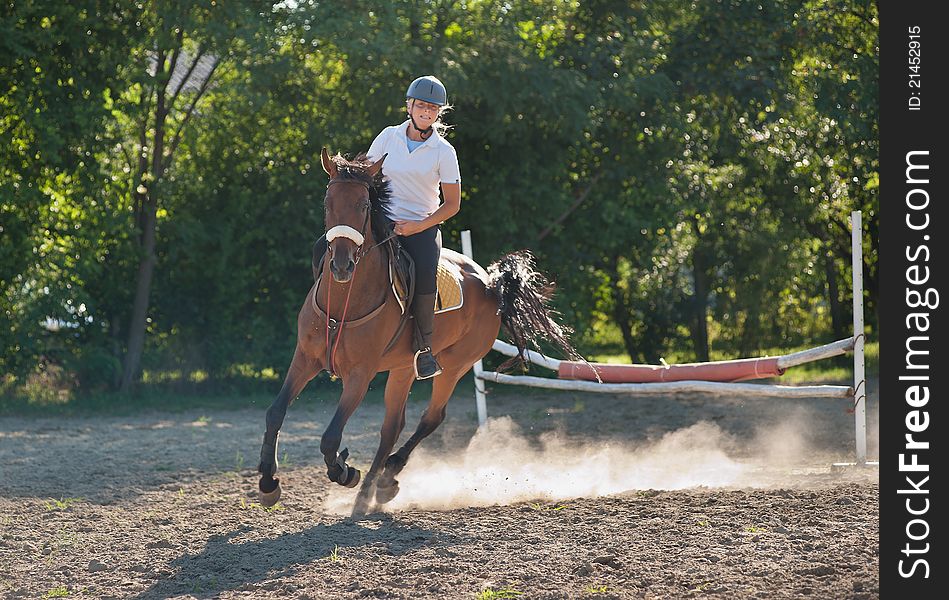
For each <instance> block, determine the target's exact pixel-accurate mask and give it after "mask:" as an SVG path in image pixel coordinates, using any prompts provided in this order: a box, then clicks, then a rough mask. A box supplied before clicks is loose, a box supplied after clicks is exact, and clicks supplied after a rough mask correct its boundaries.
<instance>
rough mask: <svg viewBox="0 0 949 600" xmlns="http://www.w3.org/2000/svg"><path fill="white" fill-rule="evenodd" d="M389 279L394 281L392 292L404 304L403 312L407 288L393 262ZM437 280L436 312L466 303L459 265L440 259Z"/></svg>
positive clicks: (453, 308) (456, 307) (403, 306)
mask: <svg viewBox="0 0 949 600" xmlns="http://www.w3.org/2000/svg"><path fill="white" fill-rule="evenodd" d="M389 280H390V281H391V282H392V293H393V294H395V297H396V299H397V300H398V301H399V305H401V306H402V312H405V310H406V306H405V303H404V302H403V299H404V298H405V295H406V290H405V289H404V288H403V287H402V282H401V281H400V280H399V278H398V277H396V276H395V273H394V270H393V268H392V265H391V264H390V265H389ZM435 281H436V283H437V285H438V294H437V295H436V296H435V312H436V313H440V312H447V311H449V310H455V309H458V308H461V307H462V305H463V304H464V303H465V298H464V294H463V293H462V291H461V282H462V276H461V271H460V270H459V269H458V267H457V266H455V265H454V264H453V263H450V262H448V261H446V260H444V259H441V260H439V261H438V270H437V271H436V273H435Z"/></svg>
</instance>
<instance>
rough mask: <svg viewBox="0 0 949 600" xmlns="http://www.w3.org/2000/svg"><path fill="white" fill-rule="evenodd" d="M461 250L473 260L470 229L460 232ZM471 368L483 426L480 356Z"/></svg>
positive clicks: (484, 409) (485, 417) (485, 404)
mask: <svg viewBox="0 0 949 600" xmlns="http://www.w3.org/2000/svg"><path fill="white" fill-rule="evenodd" d="M461 251H462V252H464V254H465V256H467V257H468V258H470V259H471V260H474V253H473V252H472V250H471V230H470V229H465V230H464V231H462V232H461ZM472 370H474V384H475V402H476V403H477V405H478V427H483V426H484V425H485V423H487V422H488V402H487V397H486V396H485V394H484V380H483V379H481V373H482V372H484V367H483V366H482V365H481V359H480V358H479V359H478V362H476V363H475V364H474V366H472Z"/></svg>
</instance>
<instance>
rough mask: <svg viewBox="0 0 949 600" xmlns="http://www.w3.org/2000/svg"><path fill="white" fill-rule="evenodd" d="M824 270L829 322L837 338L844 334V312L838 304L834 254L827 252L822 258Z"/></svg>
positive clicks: (842, 336)
mask: <svg viewBox="0 0 949 600" xmlns="http://www.w3.org/2000/svg"><path fill="white" fill-rule="evenodd" d="M824 271H825V273H826V276H827V299H828V301H829V302H830V322H831V327H832V329H833V330H834V339H835V340H839V339H843V338H844V337H846V336H845V335H844V314H843V307H842V306H841V304H840V287H839V286H838V284H837V265H835V264H834V255H833V253H831V252H828V253H827V256H826V257H825V259H824Z"/></svg>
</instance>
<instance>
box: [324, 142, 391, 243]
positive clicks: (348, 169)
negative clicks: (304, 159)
mask: <svg viewBox="0 0 949 600" xmlns="http://www.w3.org/2000/svg"><path fill="white" fill-rule="evenodd" d="M332 160H333V162H334V163H336V168H337V170H338V174H337V177H338V178H339V179H343V180H347V179H348V180H353V181H361V182H363V183H365V184H366V185H368V186H369V202H370V204H371V205H372V235H373V237H375V238H376V241H377V242H381V241H382V240H384V239H385V238H386V237H387V236H388V235H389V231H388V220H387V219H386V209H387V208H388V207H389V203H390V201H391V200H392V190H391V189H390V187H389V180H388V179H386V177H385V175H383V173H382V170H381V169H380V170H379V172H378V173H376V176H375V177H373V176H371V175H370V174H369V173H368V172H367V171H368V170H369V167H371V166H372V164H373V161H371V160H369V158H368V157H367V156H366V154H365V153H364V152H363V153H360V154H357V155H356V156H355V158H347V157H345V156H340V155H339V154H337V155H336V156H334V157H333V158H332Z"/></svg>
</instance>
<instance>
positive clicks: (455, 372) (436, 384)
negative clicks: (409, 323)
mask: <svg viewBox="0 0 949 600" xmlns="http://www.w3.org/2000/svg"><path fill="white" fill-rule="evenodd" d="M468 368H469V367H464V368H457V367H456V368H454V369H448V368H446V369H445V371H444V372H443V373H442V374H441V375H439V376H438V377H436V378H435V379H433V380H432V399H431V400H430V401H429V403H428V408H426V409H425V412H424V413H423V414H422V418H421V420H420V421H419V424H418V427H417V428H416V429H415V433H413V434H412V437H410V438H409V439H408V441H406V442H405V444H404V445H403V446H402V447H401V448H399V451H398V452H396V453H395V454H393V455H392V456H390V457H389V458H388V459H387V460H386V465H385V470H383V472H382V475H381V476H380V477H379V481H378V482H377V484H376V502H378V503H379V504H385V503H386V502H388V501H390V500H392V499H393V498H395V496H396V495H397V494H398V493H399V482H398V481H397V480H396V479H395V476H396V475H398V474H399V473H400V472H401V471H402V469H403V468H405V464H406V463H407V462H408V460H409V455H410V454H411V453H412V451H413V450H415V447H416V446H418V445H419V443H420V442H421V441H422V440H423V439H425V438H426V437H428V436H429V435H430V434H431V433H432V432H433V431H435V430H436V429H438V426H439V425H441V423H442V421H444V420H445V409H446V408H447V406H448V400H449V399H450V398H451V394H452V392H453V391H454V390H455V386H456V385H457V384H458V380H459V379H461V376H462V375H464V374H465V372H466V371H467V370H468ZM380 450H381V448H380Z"/></svg>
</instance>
